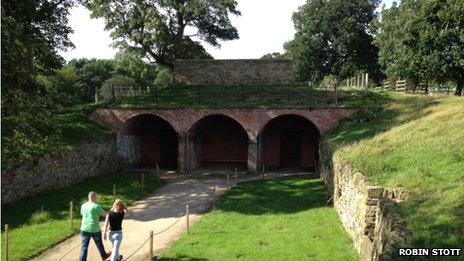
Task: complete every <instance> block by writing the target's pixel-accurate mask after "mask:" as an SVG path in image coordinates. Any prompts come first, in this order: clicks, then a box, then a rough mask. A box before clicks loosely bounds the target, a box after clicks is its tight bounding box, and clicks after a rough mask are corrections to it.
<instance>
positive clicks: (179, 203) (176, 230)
mask: <svg viewBox="0 0 464 261" xmlns="http://www.w3.org/2000/svg"><path fill="white" fill-rule="evenodd" d="M225 184H226V182H225V180H224V179H221V178H201V179H188V178H179V177H176V178H168V183H167V184H166V185H165V186H163V187H162V188H160V189H158V190H157V191H156V192H155V194H153V195H152V196H150V197H148V198H145V199H144V200H141V201H138V202H136V203H135V204H134V205H133V206H131V207H130V208H129V213H128V215H127V216H126V218H125V220H124V222H123V231H124V235H123V237H124V238H123V241H122V246H121V254H122V255H123V256H124V259H125V258H126V257H129V255H130V254H132V253H133V252H134V251H135V250H137V248H139V247H140V246H141V245H142V244H143V243H144V242H145V241H146V240H147V238H148V237H149V233H150V231H151V230H152V231H153V232H154V233H155V234H157V233H159V232H161V231H163V230H165V229H166V228H168V227H170V226H171V225H172V224H173V223H174V222H176V221H178V222H177V223H175V224H174V225H172V227H170V228H169V229H168V230H166V231H165V232H162V233H160V234H158V235H155V237H154V250H155V253H156V254H158V253H160V252H161V251H162V250H164V249H166V248H167V247H168V246H169V245H170V244H171V243H172V242H173V241H175V240H176V239H177V238H178V237H179V236H181V235H182V234H183V233H184V232H185V230H186V218H185V216H184V215H185V205H186V204H189V205H190V213H191V215H190V224H193V223H195V222H196V221H198V219H199V218H200V214H201V213H203V212H205V211H206V210H208V209H209V208H210V206H211V202H212V197H211V195H212V190H211V188H212V187H213V186H216V187H217V188H218V192H219V193H220V192H221V191H224V190H225ZM101 227H102V228H103V223H102V224H101ZM80 240H81V239H80V236H79V235H75V236H73V237H71V238H70V239H68V240H66V241H64V242H62V243H61V244H58V245H57V246H55V247H53V248H51V249H49V250H47V251H46V252H45V253H43V254H42V255H40V256H39V257H37V258H35V259H33V260H73V261H75V260H77V259H78V257H79V252H80ZM104 245H105V249H106V251H109V250H111V243H110V242H109V241H105V242H104ZM148 251H149V245H148V243H147V244H145V245H144V246H143V247H142V248H141V249H140V250H139V251H138V252H137V253H135V254H134V255H133V256H132V257H131V258H130V259H129V260H142V259H144V260H148ZM68 252H69V254H67V253H68ZM65 254H67V255H66V256H65V257H63V256H64V255H65ZM88 260H91V261H93V260H101V258H100V256H99V255H98V251H97V248H96V247H95V244H94V243H93V240H91V243H90V245H89V255H88Z"/></svg>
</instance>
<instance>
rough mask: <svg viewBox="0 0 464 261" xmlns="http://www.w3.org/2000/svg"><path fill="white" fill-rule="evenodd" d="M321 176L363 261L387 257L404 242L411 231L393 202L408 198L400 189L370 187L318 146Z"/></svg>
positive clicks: (329, 150) (325, 147)
mask: <svg viewBox="0 0 464 261" xmlns="http://www.w3.org/2000/svg"><path fill="white" fill-rule="evenodd" d="M319 157H320V165H319V171H320V178H321V179H322V180H323V181H324V183H325V184H326V186H327V189H328V190H327V191H328V195H327V196H328V198H330V199H331V200H332V201H333V203H334V207H335V210H336V211H337V213H338V215H339V217H340V220H341V221H342V224H343V226H344V227H345V230H346V231H347V232H348V234H349V235H350V237H351V239H352V240H353V244H354V246H355V248H356V250H357V251H358V253H359V255H360V256H361V258H362V259H363V260H390V259H392V258H393V257H394V255H395V247H397V246H401V245H403V246H404V245H405V244H407V242H408V240H409V239H410V237H411V232H410V231H409V230H408V229H407V227H406V222H405V221H404V219H403V218H402V217H401V215H400V214H399V212H398V210H397V208H396V207H395V205H396V204H397V202H400V201H403V200H407V199H408V198H409V196H410V193H409V192H408V191H407V190H405V189H403V188H383V187H379V186H372V185H371V184H369V182H368V181H367V180H366V178H365V177H364V175H363V174H362V173H360V172H358V171H356V170H354V169H353V168H352V167H351V166H350V165H348V164H346V163H345V162H343V161H342V160H340V159H338V158H336V157H334V156H333V153H332V151H331V148H330V146H329V145H327V143H324V142H321V145H320V153H319Z"/></svg>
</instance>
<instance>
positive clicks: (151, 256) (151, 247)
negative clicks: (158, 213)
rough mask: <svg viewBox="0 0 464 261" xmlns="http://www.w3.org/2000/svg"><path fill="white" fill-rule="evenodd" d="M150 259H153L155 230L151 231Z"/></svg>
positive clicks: (150, 260)
mask: <svg viewBox="0 0 464 261" xmlns="http://www.w3.org/2000/svg"><path fill="white" fill-rule="evenodd" d="M148 260H149V261H152V260H153V231H150V253H149V257H148Z"/></svg>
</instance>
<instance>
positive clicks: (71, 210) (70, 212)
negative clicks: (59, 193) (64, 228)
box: [69, 200, 74, 230]
mask: <svg viewBox="0 0 464 261" xmlns="http://www.w3.org/2000/svg"><path fill="white" fill-rule="evenodd" d="M73 216H74V204H73V202H72V200H71V201H69V223H70V225H71V230H72V229H73V219H74V217H73Z"/></svg>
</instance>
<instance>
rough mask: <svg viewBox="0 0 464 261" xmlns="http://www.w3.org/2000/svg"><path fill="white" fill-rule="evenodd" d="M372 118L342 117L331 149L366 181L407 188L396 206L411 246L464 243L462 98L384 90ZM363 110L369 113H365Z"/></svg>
mask: <svg viewBox="0 0 464 261" xmlns="http://www.w3.org/2000/svg"><path fill="white" fill-rule="evenodd" d="M389 96H390V98H389V99H387V100H386V101H385V103H384V104H382V106H381V110H380V111H379V112H377V113H376V114H375V117H374V119H373V120H372V121H370V122H366V123H360V119H361V118H363V117H365V116H366V114H364V115H361V116H359V117H354V118H352V119H349V120H346V121H345V122H343V123H342V124H341V125H340V126H339V127H338V128H337V129H336V130H334V131H332V132H331V133H330V134H329V135H328V136H327V137H326V139H327V141H328V142H329V143H330V144H331V145H332V147H334V148H335V152H334V153H335V155H336V156H337V157H339V158H341V159H342V160H344V161H346V162H347V163H349V164H351V165H352V166H353V167H354V168H356V169H358V170H359V171H361V172H362V173H364V175H366V176H367V178H368V180H369V181H371V182H372V183H375V184H378V185H382V186H388V187H405V188H407V189H409V190H410V191H411V192H412V197H411V199H410V200H409V201H407V202H404V203H401V204H400V205H399V209H400V211H401V213H402V215H403V216H404V217H405V218H406V221H407V225H408V227H409V228H410V229H411V230H412V233H413V239H412V244H413V245H414V246H416V247H460V248H462V247H464V219H463V217H464V99H463V98H461V97H452V96H441V95H435V96H418V95H406V94H393V93H392V94H389ZM367 115H368V116H372V115H371V114H370V113H367Z"/></svg>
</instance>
